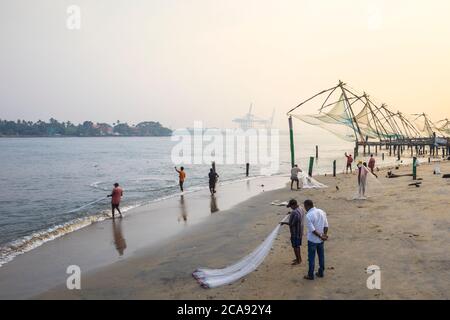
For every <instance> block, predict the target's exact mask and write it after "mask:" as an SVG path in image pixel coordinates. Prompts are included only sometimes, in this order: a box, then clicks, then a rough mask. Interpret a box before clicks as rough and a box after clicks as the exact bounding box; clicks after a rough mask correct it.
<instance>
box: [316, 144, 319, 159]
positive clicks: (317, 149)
mask: <svg viewBox="0 0 450 320" xmlns="http://www.w3.org/2000/svg"><path fill="white" fill-rule="evenodd" d="M316 159H319V146H316Z"/></svg>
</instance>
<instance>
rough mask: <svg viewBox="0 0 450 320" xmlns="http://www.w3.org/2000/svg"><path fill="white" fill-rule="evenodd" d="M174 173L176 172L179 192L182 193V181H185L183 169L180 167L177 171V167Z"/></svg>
mask: <svg viewBox="0 0 450 320" xmlns="http://www.w3.org/2000/svg"><path fill="white" fill-rule="evenodd" d="M175 171H176V172H178V181H179V184H180V190H181V192H184V189H183V185H184V180H185V179H186V172H184V167H181V168H180V170H178V169H177V167H175Z"/></svg>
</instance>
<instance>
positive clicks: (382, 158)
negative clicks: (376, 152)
mask: <svg viewBox="0 0 450 320" xmlns="http://www.w3.org/2000/svg"><path fill="white" fill-rule="evenodd" d="M381 160H383V161H384V152H383V153H382V154H381Z"/></svg>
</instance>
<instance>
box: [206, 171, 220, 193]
mask: <svg viewBox="0 0 450 320" xmlns="http://www.w3.org/2000/svg"><path fill="white" fill-rule="evenodd" d="M208 177H209V191H210V192H211V194H212V195H213V194H214V193H216V183H217V178H218V177H219V175H218V174H217V173H216V172H215V171H214V169H212V168H211V169H209V173H208Z"/></svg>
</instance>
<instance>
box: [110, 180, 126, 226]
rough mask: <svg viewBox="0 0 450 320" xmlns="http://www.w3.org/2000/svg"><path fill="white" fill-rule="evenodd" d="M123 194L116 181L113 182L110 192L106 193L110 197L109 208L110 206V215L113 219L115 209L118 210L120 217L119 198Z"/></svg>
mask: <svg viewBox="0 0 450 320" xmlns="http://www.w3.org/2000/svg"><path fill="white" fill-rule="evenodd" d="M122 196H123V190H122V188H121V187H119V184H118V183H117V182H116V183H114V189H113V190H112V192H111V194H110V195H108V197H111V208H112V217H113V219H114V213H115V211H116V209H117V211H119V214H120V216H121V217H122V212H120V208H119V206H120V200H121V198H122Z"/></svg>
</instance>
